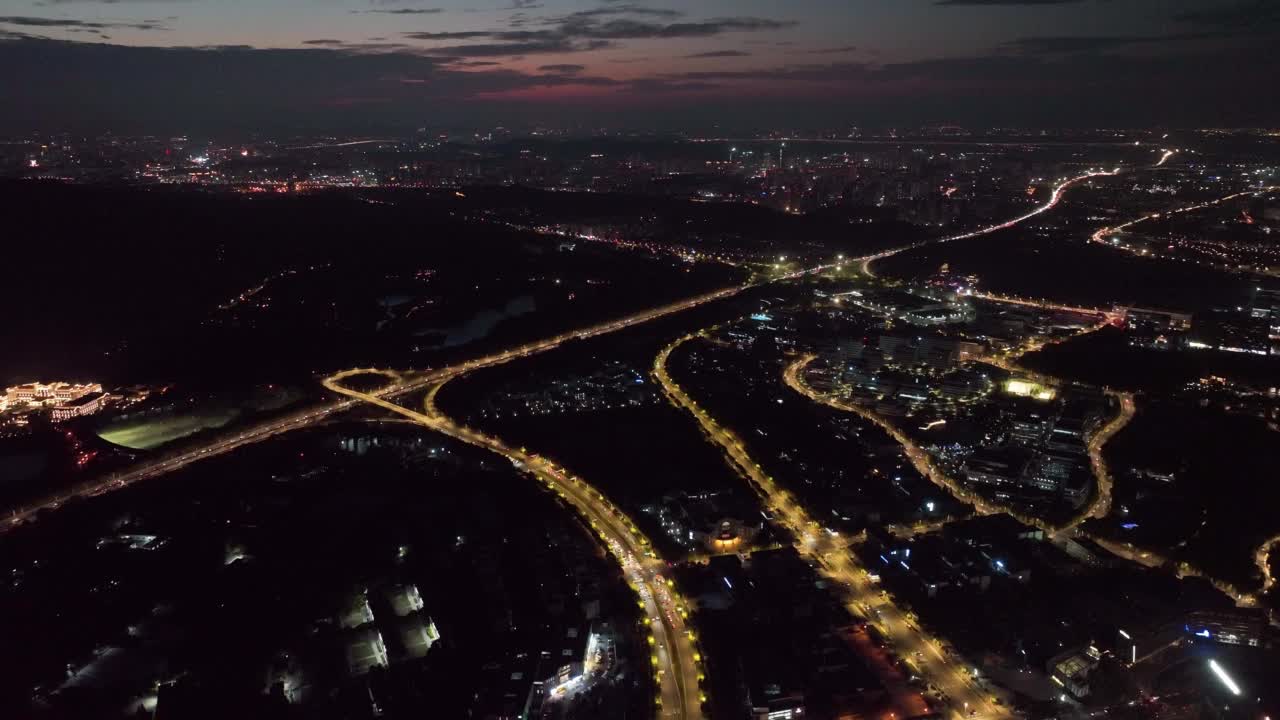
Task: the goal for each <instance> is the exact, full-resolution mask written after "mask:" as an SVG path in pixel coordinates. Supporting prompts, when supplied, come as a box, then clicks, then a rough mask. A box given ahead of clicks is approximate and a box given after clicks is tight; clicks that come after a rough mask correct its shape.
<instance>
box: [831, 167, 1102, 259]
mask: <svg viewBox="0 0 1280 720" xmlns="http://www.w3.org/2000/svg"><path fill="white" fill-rule="evenodd" d="M1119 172H1120V171H1119V169H1116V170H1099V171H1094V172H1089V173H1085V174H1084V175H1077V176H1076V177H1073V178H1070V179H1068V180H1064V181H1062V182H1060V183H1058V184H1057V185H1056V186H1054V188H1053V192H1052V193H1050V194H1049V200H1048V201H1047V202H1045V203H1044V204H1043V205H1040V206H1038V207H1036V208H1035V209H1034V210H1032V211H1030V212H1028V213H1025V214H1022V215H1019V216H1018V217H1016V218H1013V219H1012V220H1005V221H1004V222H1002V223H999V224H997V225H988V226H987V227H983V228H979V229H977V230H971V231H969V232H966V233H961V234H959V235H951V236H948V237H941V238H933V239H931V240H921V241H919V242H914V243H911V244H910V245H903V246H901V247H896V248H893V249H891V250H885V251H883V252H879V253H876V254H874V255H867V256H864V257H861V258H855V260H856V261H858V262H861V263H862V273H863V274H864V275H867V276H869V277H876V274H875V273H874V272H872V271H871V264H872V263H874V262H875V261H877V260H883V259H885V258H887V257H892V256H894V255H897V254H898V253H902V252H906V251H908V250H915V249H916V248H922V247H925V246H928V245H940V244H942V243H949V242H954V241H956V240H969V239H971V238H976V237H981V236H983V235H990V234H991V233H994V232H999V231H1001V230H1007V229H1009V228H1011V227H1013V226H1015V225H1020V224H1022V223H1024V222H1026V221H1027V220H1030V219H1031V218H1033V217H1035V216H1037V215H1041V214H1043V213H1046V212H1049V211H1050V210H1052V209H1053V208H1055V207H1057V205H1058V203H1059V202H1061V201H1062V196H1063V195H1064V194H1066V192H1067V190H1068V189H1069V188H1071V186H1073V185H1076V184H1078V183H1082V182H1084V181H1086V180H1091V179H1093V178H1096V177H1109V176H1112V175H1116V174H1118V173H1119Z"/></svg>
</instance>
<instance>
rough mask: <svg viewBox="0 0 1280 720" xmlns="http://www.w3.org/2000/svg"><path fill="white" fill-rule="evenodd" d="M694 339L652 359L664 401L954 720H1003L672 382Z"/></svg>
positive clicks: (957, 666)
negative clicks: (690, 420) (941, 699)
mask: <svg viewBox="0 0 1280 720" xmlns="http://www.w3.org/2000/svg"><path fill="white" fill-rule="evenodd" d="M696 337H699V336H697V335H686V336H684V337H682V338H680V339H679V340H677V341H676V342H674V343H672V344H670V345H667V346H666V347H664V348H663V349H662V351H661V352H660V353H659V354H658V356H657V358H656V359H655V360H654V364H653V376H654V378H655V379H657V380H658V382H659V383H660V384H661V385H662V388H663V390H664V392H665V393H666V395H667V398H668V399H669V400H670V401H671V402H672V404H674V405H676V406H678V407H681V408H683V409H685V410H687V411H688V412H689V413H691V414H692V415H693V416H694V418H695V419H696V420H697V422H698V424H699V425H700V426H701V428H702V430H703V432H704V433H705V434H706V436H707V438H708V439H709V440H710V441H711V442H713V443H715V444H716V445H718V446H719V447H720V448H721V449H722V450H723V451H724V453H725V456H726V459H727V460H728V461H729V463H730V464H731V465H732V466H733V467H734V468H735V469H736V470H737V471H738V472H739V473H740V474H741V475H742V476H743V477H744V478H745V479H746V480H747V481H748V482H750V483H751V485H752V487H753V488H754V489H755V490H756V491H757V492H758V493H759V494H760V495H761V497H762V498H763V500H764V502H765V503H766V505H767V507H768V509H769V510H770V511H771V512H772V513H773V515H774V518H775V520H776V521H777V522H778V523H779V524H781V525H782V526H783V527H785V528H787V530H789V531H790V532H791V533H792V534H793V535H794V536H795V538H796V541H797V548H798V549H799V550H800V552H801V553H802V554H803V555H805V556H806V557H808V558H810V559H812V560H813V561H814V562H815V563H817V564H818V565H819V566H821V567H822V569H823V571H824V573H825V574H826V575H827V576H829V577H830V578H832V579H833V580H836V581H838V582H840V583H841V584H842V585H844V586H845V587H847V588H848V590H849V609H850V610H851V611H852V612H853V613H854V614H855V615H856V616H860V617H865V618H866V619H867V620H868V622H870V623H872V624H873V625H874V626H875V627H876V628H877V629H878V630H879V631H880V632H881V633H882V634H883V635H884V636H885V637H886V638H888V639H889V640H890V641H891V643H892V647H893V649H894V651H895V652H897V653H898V655H899V656H900V657H903V658H905V659H909V660H910V661H911V662H912V663H915V664H916V665H917V666H918V669H919V671H920V674H921V677H923V678H925V679H926V680H928V681H929V682H930V683H932V684H933V685H935V686H937V687H938V688H940V689H941V690H942V691H943V692H944V693H945V694H946V695H947V696H948V697H949V698H950V702H949V706H950V708H951V710H952V711H953V714H954V716H956V717H961V718H963V717H966V715H967V714H968V713H972V715H973V716H974V717H980V718H987V719H989V720H990V719H994V718H1003V717H1009V716H1010V715H1011V713H1010V712H1009V710H1008V709H1007V707H1006V706H1004V705H1001V704H997V702H996V699H995V697H993V696H992V695H991V694H990V693H989V692H986V691H983V690H982V689H981V688H980V687H978V685H977V683H976V682H975V680H974V669H973V667H972V666H971V665H969V664H968V663H966V662H964V660H963V659H961V658H959V657H957V656H955V655H954V654H952V653H950V652H949V651H948V650H946V649H945V648H946V646H944V645H943V644H942V642H941V641H940V640H938V639H937V638H932V637H929V636H928V635H927V634H926V633H925V632H924V631H923V630H922V629H921V628H920V626H919V624H918V623H917V622H916V621H915V620H914V619H913V618H909V617H908V616H906V615H905V614H904V613H903V612H902V611H901V610H899V609H898V607H897V606H896V605H894V604H893V601H892V599H891V598H890V597H889V596H888V595H887V594H886V593H884V592H882V591H881V590H880V589H879V588H878V587H877V586H876V584H875V583H873V582H872V581H871V579H870V577H869V576H868V574H867V571H866V569H865V568H863V567H862V566H861V565H860V564H859V563H858V561H857V559H856V558H855V557H854V556H853V554H852V553H851V552H850V551H849V549H848V547H847V546H846V545H844V544H843V543H842V542H841V541H840V540H839V539H838V538H836V537H834V536H833V535H831V534H830V533H829V532H827V531H826V529H825V528H823V527H822V525H820V524H819V523H818V522H817V521H816V520H814V519H813V518H812V517H811V516H810V515H809V514H808V512H807V511H806V510H805V509H804V508H802V507H801V506H800V505H799V503H797V502H796V501H795V499H794V497H793V496H792V495H791V493H789V492H787V491H786V490H784V489H783V488H781V487H780V486H779V485H778V484H777V483H776V482H775V481H774V479H773V478H772V477H770V476H769V475H767V474H766V473H765V472H764V470H763V469H761V467H760V465H759V464H757V463H756V462H755V461H754V460H753V459H752V458H751V456H750V455H748V454H747V451H746V448H745V446H744V445H743V443H742V441H741V439H739V438H738V436H737V435H735V434H734V433H733V431H731V430H729V429H727V428H725V427H724V426H722V425H720V424H719V422H717V421H716V420H715V419H714V418H712V417H711V416H710V415H709V414H708V413H707V412H706V410H704V409H703V408H701V407H699V406H698V404H697V402H695V401H694V400H693V399H692V398H690V397H689V396H688V394H687V393H685V391H684V390H683V389H682V388H681V387H680V386H679V385H678V384H677V383H676V382H675V381H674V380H672V378H671V376H670V375H669V374H668V372H667V360H668V358H669V357H670V355H671V352H672V351H673V350H675V349H676V348H677V347H679V346H680V345H682V344H684V343H686V342H688V341H689V340H692V339H694V338H696ZM793 367H796V366H793ZM789 371H790V372H796V371H798V368H797V369H795V370H793V369H791V368H789ZM966 711H968V713H967V712H966Z"/></svg>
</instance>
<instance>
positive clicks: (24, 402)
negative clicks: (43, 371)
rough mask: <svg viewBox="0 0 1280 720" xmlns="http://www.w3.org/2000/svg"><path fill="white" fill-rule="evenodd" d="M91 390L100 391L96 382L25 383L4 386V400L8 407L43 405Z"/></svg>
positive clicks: (69, 398) (70, 398)
mask: <svg viewBox="0 0 1280 720" xmlns="http://www.w3.org/2000/svg"><path fill="white" fill-rule="evenodd" d="M93 392H99V393H100V392H102V386H101V385H99V384H98V383H85V384H83V385H79V384H76V385H73V384H71V383H64V382H55V383H49V384H47V385H46V384H45V383H38V382H34V383H27V384H25V385H14V386H13V387H9V388H5V401H6V403H7V404H8V406H9V407H10V408H12V407H18V406H35V407H44V406H49V405H60V404H62V403H67V402H71V401H72V400H75V399H77V398H80V397H82V396H84V395H88V394H89V393H93Z"/></svg>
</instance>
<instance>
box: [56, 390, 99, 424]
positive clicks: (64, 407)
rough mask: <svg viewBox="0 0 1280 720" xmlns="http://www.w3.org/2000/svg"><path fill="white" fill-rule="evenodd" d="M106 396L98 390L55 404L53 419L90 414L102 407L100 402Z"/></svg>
mask: <svg viewBox="0 0 1280 720" xmlns="http://www.w3.org/2000/svg"><path fill="white" fill-rule="evenodd" d="M106 397H107V396H106V395H104V394H103V393H102V391H100V390H99V391H95V392H91V393H89V394H87V395H81V396H79V397H77V398H75V399H74V400H68V401H67V402H65V403H61V404H59V405H55V406H54V408H53V412H52V415H53V421H54V422H62V421H63V420H70V419H72V418H78V417H84V416H85V415H92V414H94V413H96V412H98V411H99V410H101V409H102V403H103V401H104V400H105V399H106Z"/></svg>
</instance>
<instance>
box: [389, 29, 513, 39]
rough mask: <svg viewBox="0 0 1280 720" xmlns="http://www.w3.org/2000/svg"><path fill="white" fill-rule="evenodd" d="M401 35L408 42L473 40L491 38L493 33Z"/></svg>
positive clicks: (408, 33) (475, 31)
mask: <svg viewBox="0 0 1280 720" xmlns="http://www.w3.org/2000/svg"><path fill="white" fill-rule="evenodd" d="M403 35H404V36H405V37H407V38H409V39H410V40H471V39H473V38H488V37H493V33H491V32H488V31H484V30H464V31H461V32H407V33H403Z"/></svg>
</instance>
